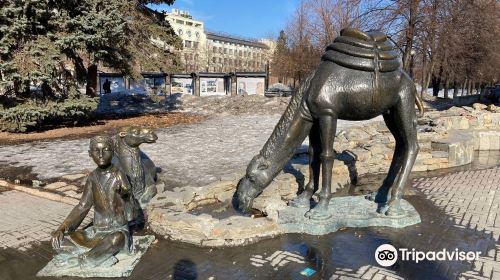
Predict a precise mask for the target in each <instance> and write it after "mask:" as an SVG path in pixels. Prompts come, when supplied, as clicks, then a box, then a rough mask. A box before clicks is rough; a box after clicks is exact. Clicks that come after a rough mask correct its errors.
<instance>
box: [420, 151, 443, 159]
mask: <svg viewBox="0 0 500 280" xmlns="http://www.w3.org/2000/svg"><path fill="white" fill-rule="evenodd" d="M431 156H432V157H433V158H448V156H449V155H448V153H447V152H443V151H433V152H431ZM417 157H418V156H417Z"/></svg>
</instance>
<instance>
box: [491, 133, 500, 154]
mask: <svg viewBox="0 0 500 280" xmlns="http://www.w3.org/2000/svg"><path fill="white" fill-rule="evenodd" d="M489 138H490V151H498V150H500V131H499V133H497V134H492V135H490V136H489Z"/></svg>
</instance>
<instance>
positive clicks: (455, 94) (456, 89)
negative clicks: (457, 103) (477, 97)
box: [453, 81, 458, 99]
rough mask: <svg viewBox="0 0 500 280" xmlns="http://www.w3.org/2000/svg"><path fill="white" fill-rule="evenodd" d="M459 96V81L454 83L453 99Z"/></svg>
mask: <svg viewBox="0 0 500 280" xmlns="http://www.w3.org/2000/svg"><path fill="white" fill-rule="evenodd" d="M457 96H458V83H457V81H453V99H455V98H456V97H457Z"/></svg>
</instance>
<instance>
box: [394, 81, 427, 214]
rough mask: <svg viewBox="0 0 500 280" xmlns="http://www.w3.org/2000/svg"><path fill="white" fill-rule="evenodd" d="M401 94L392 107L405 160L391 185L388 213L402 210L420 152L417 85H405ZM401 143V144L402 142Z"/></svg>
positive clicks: (397, 212) (396, 212)
mask: <svg viewBox="0 0 500 280" xmlns="http://www.w3.org/2000/svg"><path fill="white" fill-rule="evenodd" d="M399 94H400V100H399V102H398V103H397V104H396V106H394V107H393V108H391V111H393V112H391V115H392V123H393V124H394V126H395V128H396V129H397V130H398V131H399V134H400V135H401V143H402V145H403V160H402V166H401V171H400V173H399V176H398V177H397V179H396V182H395V183H394V184H393V185H392V186H391V187H390V194H391V197H390V199H389V201H388V203H387V206H388V208H387V211H386V215H398V214H399V213H400V212H401V208H400V200H401V196H402V195H403V193H404V188H405V187H406V185H407V184H408V178H409V177H410V172H411V169H412V168H413V164H414V163H415V159H416V157H417V153H418V149H419V147H418V142H417V115H416V113H415V105H414V104H415V94H416V90H415V86H414V85H413V83H408V84H407V85H405V86H404V87H403V88H402V90H401V92H400V93H399ZM400 145H401V144H400Z"/></svg>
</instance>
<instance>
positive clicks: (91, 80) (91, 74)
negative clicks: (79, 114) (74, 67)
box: [86, 64, 97, 97]
mask: <svg viewBox="0 0 500 280" xmlns="http://www.w3.org/2000/svg"><path fill="white" fill-rule="evenodd" d="M86 94H87V95H88V96H92V97H94V96H97V64H91V65H90V66H89V69H88V70H87V88H86Z"/></svg>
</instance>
